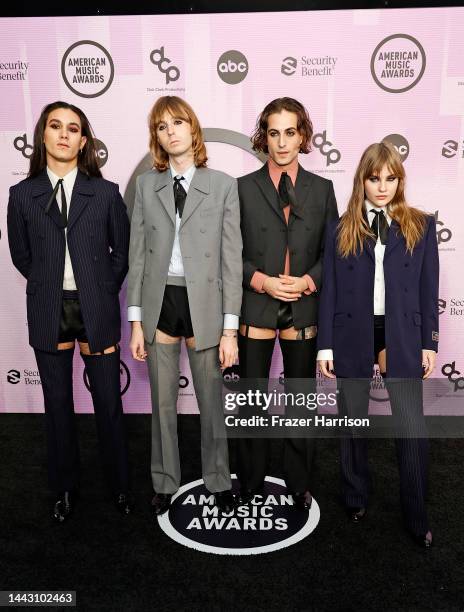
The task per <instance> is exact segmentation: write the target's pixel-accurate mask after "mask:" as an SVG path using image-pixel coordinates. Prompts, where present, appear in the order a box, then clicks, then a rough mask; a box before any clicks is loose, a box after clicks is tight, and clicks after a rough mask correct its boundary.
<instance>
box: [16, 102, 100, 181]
mask: <svg viewBox="0 0 464 612" xmlns="http://www.w3.org/2000/svg"><path fill="white" fill-rule="evenodd" d="M57 108H67V109H69V110H71V111H72V112H73V113H76V115H77V116H78V117H79V119H80V121H81V134H82V136H85V137H86V138H87V141H86V143H85V145H84V147H83V149H82V153H79V157H78V160H77V167H78V168H79V170H81V171H82V172H84V174H87V176H96V177H101V175H102V173H101V172H100V168H99V167H98V164H97V152H96V149H95V141H94V135H93V130H92V126H91V125H90V122H89V120H88V119H87V117H86V116H85V114H84V113H83V112H82V111H81V109H80V108H78V107H77V106H74V104H68V103H67V102H61V101H58V102H52V103H51V104H47V106H44V108H43V109H42V113H41V115H40V117H39V120H38V121H37V123H36V126H35V129H34V146H33V151H32V156H31V159H30V162H29V172H28V175H27V176H29V177H34V176H37V175H38V174H40V172H42V170H43V169H44V168H46V166H47V152H46V150H45V144H44V132H45V126H46V125H47V119H48V115H49V114H50V113H51V112H52V111H54V110H56V109H57Z"/></svg>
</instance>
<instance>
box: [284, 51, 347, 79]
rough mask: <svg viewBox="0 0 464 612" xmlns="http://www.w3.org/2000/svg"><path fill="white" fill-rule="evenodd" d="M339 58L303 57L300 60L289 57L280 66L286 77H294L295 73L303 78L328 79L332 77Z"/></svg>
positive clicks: (324, 56)
mask: <svg viewBox="0 0 464 612" xmlns="http://www.w3.org/2000/svg"><path fill="white" fill-rule="evenodd" d="M337 60H338V58H337V57H333V56H332V55H322V56H317V57H316V56H308V55H302V56H301V57H300V59H299V60H298V59H297V58H296V57H292V56H291V55H289V56H288V57H284V59H283V60H282V64H281V66H280V72H281V73H282V74H284V75H285V76H292V75H294V74H295V73H296V74H297V75H298V76H302V77H309V78H314V77H316V78H317V77H327V76H332V75H333V74H334V71H335V65H336V63H337Z"/></svg>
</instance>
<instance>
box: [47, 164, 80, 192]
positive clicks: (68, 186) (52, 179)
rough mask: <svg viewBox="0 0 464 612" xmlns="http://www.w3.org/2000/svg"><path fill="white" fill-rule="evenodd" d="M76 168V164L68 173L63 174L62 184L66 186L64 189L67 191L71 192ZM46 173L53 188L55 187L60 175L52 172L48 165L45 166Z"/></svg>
mask: <svg viewBox="0 0 464 612" xmlns="http://www.w3.org/2000/svg"><path fill="white" fill-rule="evenodd" d="M77 170H78V168H77V166H76V167H75V168H74V169H73V170H71V172H68V174H66V175H65V176H63V183H64V186H65V188H66V191H68V192H69V193H72V190H73V187H74V183H75V182H76V177H77ZM47 174H48V178H49V179H50V182H51V184H52V187H53V189H55V186H56V184H57V182H58V181H59V180H60V177H59V176H57V175H56V174H55V173H54V172H52V171H51V170H50V168H49V167H48V166H47Z"/></svg>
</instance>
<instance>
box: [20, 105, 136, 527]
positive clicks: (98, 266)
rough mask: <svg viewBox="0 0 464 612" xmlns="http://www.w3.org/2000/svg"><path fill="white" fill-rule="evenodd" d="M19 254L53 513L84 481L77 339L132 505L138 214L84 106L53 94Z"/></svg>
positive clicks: (102, 430) (109, 458) (122, 490)
mask: <svg viewBox="0 0 464 612" xmlns="http://www.w3.org/2000/svg"><path fill="white" fill-rule="evenodd" d="M8 240H9V245H10V252H11V257H12V260H13V263H14V265H15V266H16V268H17V269H18V270H19V272H20V273H21V274H22V275H23V276H24V277H25V278H26V280H27V285H26V293H27V320H28V326H29V343H30V345H31V346H32V347H33V348H34V352H35V356H36V360H37V365H38V368H39V372H40V377H41V381H42V389H43V393H44V400H45V414H46V430H47V450H48V474H49V484H50V488H51V489H52V490H53V491H54V492H55V494H56V497H55V503H54V507H53V514H52V516H53V518H54V520H55V521H57V522H59V523H61V522H63V521H65V520H66V519H67V518H68V517H69V516H70V514H71V512H72V510H73V507H74V502H75V499H76V497H77V494H78V488H79V451H78V442H77V436H76V428H75V422H74V405H73V391H72V363H73V354H74V344H75V340H77V341H78V343H79V347H80V352H81V356H82V358H83V360H84V363H85V367H86V371H87V374H88V379H89V383H90V388H91V394H92V400H93V405H94V409H95V417H96V421H97V432H98V438H99V444H100V450H101V454H102V458H103V462H104V464H105V468H106V472H107V475H108V479H109V482H110V486H111V490H112V495H113V497H114V502H115V503H116V506H117V508H118V510H119V511H120V512H121V513H122V514H129V513H130V511H131V502H130V499H129V496H128V490H129V481H128V479H129V475H128V462H127V450H126V439H125V431H124V425H123V411H122V402H121V394H120V358H119V346H118V342H119V340H120V335H121V320H120V312H119V298H118V294H119V290H120V288H121V284H122V282H123V280H124V277H125V275H126V273H127V269H128V249H129V220H128V216H127V212H126V207H125V204H124V202H123V200H122V198H121V195H120V194H119V190H118V186H117V185H115V184H114V183H111V182H109V181H106V180H104V179H103V178H102V175H101V172H100V170H99V168H98V165H97V157H96V151H95V144H94V138H93V135H92V129H91V127H90V124H89V121H88V119H87V117H86V116H85V114H84V113H83V112H82V111H81V110H80V109H79V108H77V107H76V106H73V105H72V104H67V103H66V102H54V103H52V104H48V105H47V106H45V108H44V109H43V111H42V114H41V115H40V118H39V120H38V122H37V125H36V127H35V132H34V149H33V153H32V157H31V160H30V168H29V174H28V177H27V178H26V179H25V180H24V181H21V182H20V183H18V184H17V185H15V186H13V187H11V189H10V199H9V202H8Z"/></svg>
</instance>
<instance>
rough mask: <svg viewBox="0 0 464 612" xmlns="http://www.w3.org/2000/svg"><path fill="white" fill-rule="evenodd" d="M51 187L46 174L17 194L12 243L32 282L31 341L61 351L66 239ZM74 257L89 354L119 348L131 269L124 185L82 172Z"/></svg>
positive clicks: (72, 217)
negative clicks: (123, 292) (122, 301)
mask: <svg viewBox="0 0 464 612" xmlns="http://www.w3.org/2000/svg"><path fill="white" fill-rule="evenodd" d="M51 193H52V185H51V183H50V180H49V178H48V175H47V171H46V170H43V171H42V172H41V173H40V174H39V175H38V176H36V177H34V178H28V179H25V180H24V181H21V182H20V183H18V184H17V185H14V186H13V187H11V188H10V199H9V202H8V241H9V245H10V252H11V258H12V260H13V263H14V265H15V266H16V268H17V269H18V270H19V271H20V272H21V274H22V275H23V276H24V277H25V278H26V279H27V286H26V293H27V321H28V325H29V343H30V344H31V346H33V347H34V348H36V349H40V350H42V351H56V346H57V342H58V333H59V325H60V316H61V303H62V292H63V274H64V259H65V233H64V226H63V222H62V219H61V214H60V211H59V208H58V204H57V203H56V200H55V202H54V203H53V205H52V206H51V208H50V211H49V213H48V214H46V213H45V207H46V205H47V202H48V200H49V198H50V195H51ZM67 240H68V248H69V254H70V257H71V262H72V266H73V271H74V278H75V280H76V285H77V288H78V291H79V301H80V305H81V311H82V318H83V320H84V325H85V329H86V332H87V337H88V340H89V345H90V350H91V351H92V352H99V351H102V350H103V349H105V348H107V347H108V346H111V345H114V344H116V343H117V342H119V340H120V338H121V316H120V310H119V297H118V294H119V290H120V288H121V284H122V282H123V280H124V277H125V276H126V274H127V269H128V249H129V219H128V216H127V211H126V206H125V204H124V201H123V199H122V197H121V195H120V193H119V190H118V186H117V185H115V184H114V183H111V182H110V181H106V180H104V179H102V178H94V177H88V176H86V175H85V174H84V173H82V172H80V171H79V172H78V174H77V177H76V182H75V184H74V188H73V193H72V198H71V202H70V207H69V218H68V228H67Z"/></svg>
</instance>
